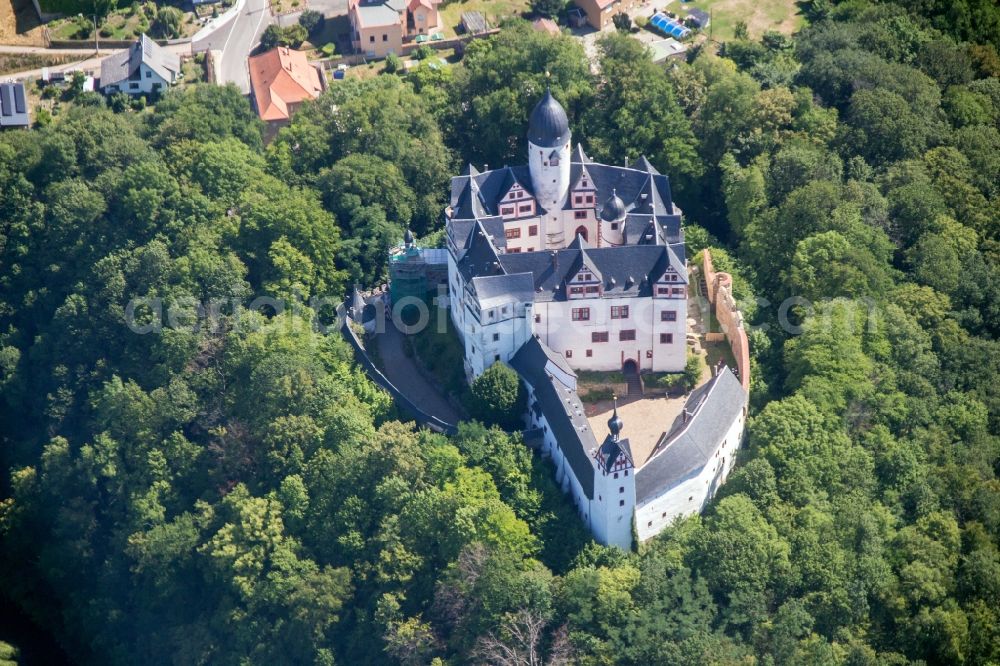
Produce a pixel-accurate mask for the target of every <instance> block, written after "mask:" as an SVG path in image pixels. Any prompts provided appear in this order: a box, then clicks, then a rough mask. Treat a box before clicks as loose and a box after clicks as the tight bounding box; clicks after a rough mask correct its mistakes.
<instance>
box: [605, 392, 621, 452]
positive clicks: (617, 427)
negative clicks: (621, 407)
mask: <svg viewBox="0 0 1000 666" xmlns="http://www.w3.org/2000/svg"><path fill="white" fill-rule="evenodd" d="M614 402H615V411H614V413H612V414H611V418H610V419H608V430H610V431H611V439H612V440H613V441H615V442H617V441H618V437H619V436H620V435H621V432H622V427H623V426H624V425H625V424H624V423H623V422H622V417H620V416H618V396H617V395H616V396H614Z"/></svg>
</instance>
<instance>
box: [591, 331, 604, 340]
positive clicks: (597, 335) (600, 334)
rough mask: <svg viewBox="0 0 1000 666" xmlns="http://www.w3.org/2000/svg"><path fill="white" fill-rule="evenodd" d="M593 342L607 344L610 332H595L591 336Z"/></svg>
mask: <svg viewBox="0 0 1000 666" xmlns="http://www.w3.org/2000/svg"><path fill="white" fill-rule="evenodd" d="M590 341H591V342H607V341H608V332H607V331H594V332H593V333H591V334H590Z"/></svg>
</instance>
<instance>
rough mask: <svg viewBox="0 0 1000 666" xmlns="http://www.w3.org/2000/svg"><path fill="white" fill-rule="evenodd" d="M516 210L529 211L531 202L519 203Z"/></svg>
mask: <svg viewBox="0 0 1000 666" xmlns="http://www.w3.org/2000/svg"><path fill="white" fill-rule="evenodd" d="M518 210H519V211H520V212H522V213H530V212H531V204H530V203H529V204H521V205H520V206H519V207H518Z"/></svg>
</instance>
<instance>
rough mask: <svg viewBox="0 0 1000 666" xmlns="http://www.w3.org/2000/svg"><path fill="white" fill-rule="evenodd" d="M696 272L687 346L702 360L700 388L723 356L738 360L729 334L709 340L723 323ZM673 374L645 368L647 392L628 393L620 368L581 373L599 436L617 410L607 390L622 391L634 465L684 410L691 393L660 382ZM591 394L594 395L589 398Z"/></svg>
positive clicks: (731, 361) (621, 405)
mask: <svg viewBox="0 0 1000 666" xmlns="http://www.w3.org/2000/svg"><path fill="white" fill-rule="evenodd" d="M695 275H697V276H698V277H699V279H698V280H693V281H692V282H693V284H692V285H690V286H689V288H688V320H687V347H688V355H695V356H697V357H698V358H699V359H700V360H701V377H700V378H699V380H698V383H697V384H696V385H695V388H697V387H698V386H701V385H702V384H704V383H705V382H707V381H708V380H709V379H711V377H712V370H711V369H712V367H713V366H714V365H716V364H717V363H719V361H723V362H725V363H726V364H727V365H729V366H730V367H736V362H735V360H734V359H733V356H732V352H731V350H730V348H729V343H728V342H727V341H726V340H722V341H715V340H712V341H709V340H708V337H709V336H708V335H707V334H708V333H709V332H713V331H714V332H717V331H718V330H719V325H718V322H716V321H715V317H714V315H713V314H712V312H711V305H710V304H709V302H708V300H707V299H706V298H705V297H704V296H703V295H702V293H701V283H700V274H696V273H692V276H695ZM599 374H604V375H605V376H606V379H607V381H606V383H605V384H604V385H601V383H600V377H599V376H598V375H599ZM673 377H676V375H657V374H645V375H643V378H644V380H645V383H646V390H645V392H644V394H643V395H626V392H625V391H624V390H623V389H624V386H623V384H622V383H621V381H620V380H621V379H622V377H621V373H585V374H583V375H582V377H581V378H580V387H579V388H580V397H581V399H582V400H583V403H584V409H585V412H586V415H587V421H588V422H589V423H590V427H591V430H593V432H594V434H595V436H596V437H597V440H598V441H599V442H600V441H603V439H604V435H606V434H607V432H608V419H610V418H611V414H612V411H613V410H614V401H613V400H612V398H611V397H610V396H609V395H608V393H610V392H614V393H616V394H617V395H619V396H620V397H619V400H618V415H619V416H620V417H621V419H622V422H623V423H624V424H625V425H624V428H623V430H622V436H623V437H627V438H628V440H629V445H630V447H631V449H632V456H633V458H634V462H635V464H636V466H637V467H638V466H640V465H642V464H643V463H644V462H646V460H647V459H648V458H649V456H650V454H651V453H652V452H653V449H654V448H655V447H656V443H657V442H658V441H659V440H660V437H661V436H662V435H663V434H664V432H666V431H667V430H668V429H669V428H670V426H671V425H672V424H673V422H674V419H676V418H677V417H678V416H679V415H680V414H681V411H682V410H683V409H684V403H685V402H686V401H687V398H688V395H689V394H688V393H683V394H681V393H679V392H677V391H674V390H669V389H665V388H664V387H663V386H662V384H663V383H664V380H666V381H669V380H670V379H671V378H673ZM589 396H594V397H595V398H596V399H594V400H588V397H589Z"/></svg>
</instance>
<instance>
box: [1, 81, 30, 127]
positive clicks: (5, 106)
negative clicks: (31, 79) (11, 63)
mask: <svg viewBox="0 0 1000 666" xmlns="http://www.w3.org/2000/svg"><path fill="white" fill-rule="evenodd" d="M30 124H31V121H30V120H29V118H28V100H27V97H25V94H24V84H23V83H20V82H17V83H0V129H6V128H8V127H22V128H24V127H28V126H29V125H30Z"/></svg>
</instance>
